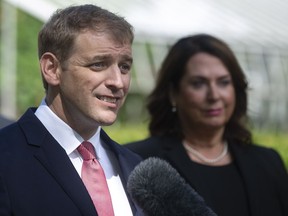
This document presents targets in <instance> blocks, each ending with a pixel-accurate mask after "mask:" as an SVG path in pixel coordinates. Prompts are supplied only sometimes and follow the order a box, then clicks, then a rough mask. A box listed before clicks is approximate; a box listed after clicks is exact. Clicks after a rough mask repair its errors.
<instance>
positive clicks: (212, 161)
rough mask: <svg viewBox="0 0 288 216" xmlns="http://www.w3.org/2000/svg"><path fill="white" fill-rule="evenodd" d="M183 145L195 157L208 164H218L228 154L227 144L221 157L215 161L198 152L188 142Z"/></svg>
mask: <svg viewBox="0 0 288 216" xmlns="http://www.w3.org/2000/svg"><path fill="white" fill-rule="evenodd" d="M183 145H184V147H185V149H186V150H187V151H188V152H190V153H191V154H193V155H194V156H195V157H197V158H198V159H200V160H201V161H202V162H204V163H208V164H213V163H216V162H218V161H220V160H222V159H223V158H224V157H225V156H226V154H227V153H228V145H227V142H225V143H224V148H223V151H222V152H221V154H220V155H219V156H217V157H216V158H213V159H210V158H207V157H205V156H204V155H203V154H201V153H200V152H199V151H197V150H196V149H194V148H192V147H191V146H190V145H188V144H187V142H185V141H184V142H183Z"/></svg>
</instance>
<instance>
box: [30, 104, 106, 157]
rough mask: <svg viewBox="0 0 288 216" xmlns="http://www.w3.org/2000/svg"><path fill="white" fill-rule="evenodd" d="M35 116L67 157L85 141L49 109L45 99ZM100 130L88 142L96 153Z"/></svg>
mask: <svg viewBox="0 0 288 216" xmlns="http://www.w3.org/2000/svg"><path fill="white" fill-rule="evenodd" d="M35 115H36V116H37V118H38V119H39V120H40V121H41V122H42V124H43V125H44V126H45V127H46V129H47V130H48V131H49V133H50V134H51V135H52V136H53V137H54V139H55V140H56V141H57V142H58V143H59V144H60V145H61V146H62V148H64V150H65V151H66V153H67V155H69V154H71V153H72V152H73V151H74V150H75V149H76V148H77V147H78V146H79V145H80V144H81V143H82V142H83V141H84V139H83V138H82V137H81V136H80V135H79V134H78V133H77V132H76V131H74V130H73V129H72V128H71V127H70V126H69V125H68V124H66V123H65V122H64V121H63V120H62V119H60V118H59V117H58V116H57V115H56V114H55V113H54V112H53V111H52V110H51V109H50V108H49V107H48V105H47V104H46V102H45V100H44V99H43V100H42V102H41V104H40V106H39V107H38V108H37V110H36V112H35ZM100 129H101V127H100V126H99V127H98V129H97V131H96V133H95V134H94V135H93V136H92V137H91V138H90V139H89V140H88V141H89V142H91V143H92V144H93V146H94V148H95V150H96V152H98V151H99V148H100V146H99V145H100Z"/></svg>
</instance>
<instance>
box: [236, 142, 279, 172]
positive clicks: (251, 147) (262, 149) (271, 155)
mask: <svg viewBox="0 0 288 216" xmlns="http://www.w3.org/2000/svg"><path fill="white" fill-rule="evenodd" d="M231 147H232V148H233V152H235V153H236V154H237V155H239V156H240V157H241V155H242V156H244V155H245V158H253V160H254V161H259V162H260V161H261V163H262V164H266V165H268V166H269V167H271V166H273V168H275V167H281V169H282V168H284V167H285V165H284V161H283V159H282V158H281V156H280V154H279V152H278V151H277V150H276V149H274V148H272V147H267V146H264V145H261V144H256V143H252V144H235V145H232V146H231Z"/></svg>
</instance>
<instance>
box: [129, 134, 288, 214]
mask: <svg viewBox="0 0 288 216" xmlns="http://www.w3.org/2000/svg"><path fill="white" fill-rule="evenodd" d="M228 143H229V149H230V151H231V153H232V155H233V158H234V161H235V163H236V165H237V166H238V168H239V171H240V174H241V175H242V177H243V181H244V185H245V187H246V189H247V194H248V201H249V205H250V207H251V216H272V215H273V216H288V175H287V170H286V168H285V166H284V164H283V161H282V160H281V158H280V156H279V154H278V153H277V152H276V151H274V150H273V149H269V148H265V147H261V146H257V145H242V144H238V143H231V142H228ZM125 146H126V147H127V148H129V149H130V150H132V151H134V152H136V153H137V154H139V155H140V156H142V157H143V158H144V159H146V158H148V157H151V156H155V157H160V158H163V159H165V160H167V161H168V162H169V163H170V164H171V165H172V166H173V167H174V168H176V169H177V170H178V172H179V173H180V174H181V175H182V177H183V178H184V179H186V181H187V182H188V183H189V184H190V185H191V186H192V187H193V188H195V189H196V190H197V183H196V182H195V181H194V180H193V177H192V176H191V175H189V173H191V167H188V164H189V160H190V159H189V157H188V155H187V154H186V152H185V149H184V148H183V145H182V143H181V140H180V139H177V138H175V137H150V138H148V139H145V140H142V141H137V142H133V143H129V144H127V145H125ZM192 173H193V171H192Z"/></svg>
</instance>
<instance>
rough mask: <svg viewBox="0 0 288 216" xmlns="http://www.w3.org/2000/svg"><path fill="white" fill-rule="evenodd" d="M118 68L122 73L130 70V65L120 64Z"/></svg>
mask: <svg viewBox="0 0 288 216" xmlns="http://www.w3.org/2000/svg"><path fill="white" fill-rule="evenodd" d="M120 70H121V72H122V73H128V72H129V71H130V70H131V65H130V64H121V65H120Z"/></svg>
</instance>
